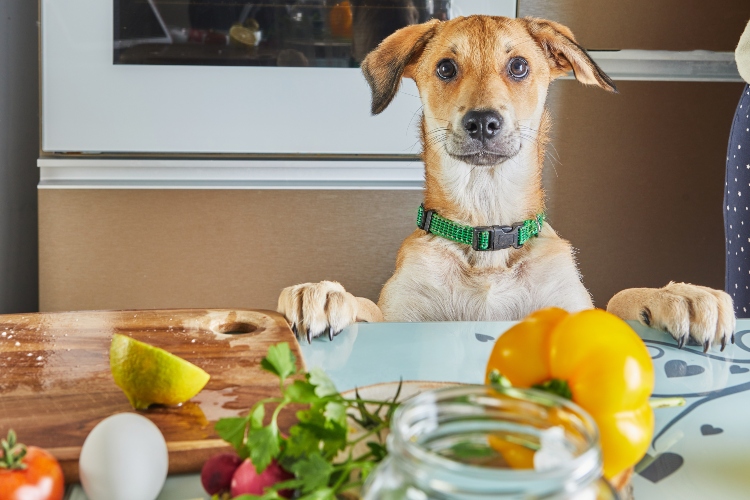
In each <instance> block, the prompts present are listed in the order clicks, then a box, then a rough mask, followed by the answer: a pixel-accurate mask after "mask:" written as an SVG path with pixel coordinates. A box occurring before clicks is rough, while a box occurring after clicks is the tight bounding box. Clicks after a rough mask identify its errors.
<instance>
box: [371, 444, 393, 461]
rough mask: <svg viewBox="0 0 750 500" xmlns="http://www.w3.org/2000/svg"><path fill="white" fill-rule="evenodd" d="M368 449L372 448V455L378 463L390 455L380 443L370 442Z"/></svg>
mask: <svg viewBox="0 0 750 500" xmlns="http://www.w3.org/2000/svg"><path fill="white" fill-rule="evenodd" d="M367 447H368V448H370V453H372V455H373V457H374V458H375V461H376V462H379V461H381V460H383V459H384V458H385V456H386V455H387V454H388V450H387V449H386V447H385V446H383V445H382V444H380V443H375V442H373V441H370V442H368V443H367Z"/></svg>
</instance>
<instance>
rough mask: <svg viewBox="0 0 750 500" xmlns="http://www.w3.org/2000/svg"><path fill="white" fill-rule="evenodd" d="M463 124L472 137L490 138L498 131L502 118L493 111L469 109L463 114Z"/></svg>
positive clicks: (501, 124)
mask: <svg viewBox="0 0 750 500" xmlns="http://www.w3.org/2000/svg"><path fill="white" fill-rule="evenodd" d="M463 125H464V129H466V132H468V134H469V137H471V138H472V139H479V140H486V139H492V138H493V137H495V136H496V135H497V134H498V133H499V132H500V129H501V128H502V126H503V118H502V117H501V116H500V115H499V114H497V112H495V111H477V110H475V111H469V112H468V113H466V115H464V120H463Z"/></svg>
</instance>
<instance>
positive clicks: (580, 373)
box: [486, 308, 654, 479]
mask: <svg viewBox="0 0 750 500" xmlns="http://www.w3.org/2000/svg"><path fill="white" fill-rule="evenodd" d="M493 372H496V373H499V374H501V375H502V376H504V377H505V378H506V379H507V381H508V382H510V384H511V385H513V386H514V387H520V388H529V387H537V388H541V389H543V390H549V391H550V392H555V393H557V394H558V395H562V396H564V397H568V398H569V399H572V400H573V402H575V403H576V404H578V405H579V406H581V407H582V408H583V409H584V410H586V411H587V412H588V413H589V415H591V417H592V418H593V419H594V421H595V422H596V424H597V426H598V428H599V437H600V441H601V447H602V458H603V462H604V476H605V477H606V478H607V479H612V478H613V477H615V476H616V475H617V474H619V473H621V472H623V471H625V470H626V469H628V468H629V467H632V466H633V465H635V464H636V463H637V462H638V461H639V460H640V459H641V458H642V457H643V456H644V454H645V453H646V450H647V449H648V446H649V442H650V440H651V436H652V435H653V432H654V414H653V410H652V409H651V406H650V405H649V397H650V396H651V393H652V392H653V389H654V367H653V364H652V362H651V356H649V354H648V350H647V349H646V346H645V345H644V344H643V341H642V340H641V339H640V338H639V337H638V335H637V334H636V333H635V332H634V331H633V329H632V328H630V327H629V326H628V325H627V323H625V322H624V321H622V320H621V319H620V318H618V317H616V316H614V315H612V314H609V313H607V312H605V311H602V310H600V309H591V310H586V311H581V312H578V313H575V314H568V313H567V312H565V311H563V310H562V309H558V308H548V309H542V310H539V311H536V312H535V313H532V314H531V315H529V316H528V317H526V318H525V319H524V320H523V321H521V322H520V323H518V324H517V325H515V326H513V327H512V328H511V329H510V330H508V331H507V332H505V333H504V334H503V335H501V336H500V338H498V340H497V342H496V343H495V346H494V348H493V350H492V354H491V355H490V360H489V362H488V364H487V372H486V380H487V382H488V383H489V382H490V381H491V380H490V379H491V375H492V373H493ZM561 382H564V383H561ZM561 389H562V390H561Z"/></svg>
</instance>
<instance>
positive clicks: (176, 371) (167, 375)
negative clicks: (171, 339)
mask: <svg viewBox="0 0 750 500" xmlns="http://www.w3.org/2000/svg"><path fill="white" fill-rule="evenodd" d="M109 366H110V370H111V371H112V377H113V378H114V380H115V383H116V384H117V386H118V387H120V389H122V391H123V392H124V393H125V395H126V396H127V398H128V401H130V404H131V405H132V406H133V408H135V409H136V410H145V409H146V408H148V407H149V406H151V405H152V404H162V405H167V406H174V405H178V404H181V403H184V402H185V401H188V400H189V399H190V398H192V397H194V396H195V395H196V394H198V393H199V392H200V391H201V390H202V389H203V388H204V387H205V386H206V384H207V383H208V381H209V379H210V378H211V376H210V375H209V374H208V373H206V372H205V371H204V370H202V369H201V368H199V367H197V366H195V365H194V364H192V363H191V362H189V361H187V360H185V359H182V358H181V357H179V356H175V355H174V354H172V353H170V352H167V351H165V350H164V349H160V348H158V347H154V346H152V345H149V344H146V343H143V342H140V341H138V340H135V339H132V338H130V337H128V336H127V335H121V334H115V335H113V337H112V345H111V347H110V349H109Z"/></svg>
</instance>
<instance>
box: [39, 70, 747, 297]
mask: <svg viewBox="0 0 750 500" xmlns="http://www.w3.org/2000/svg"><path fill="white" fill-rule="evenodd" d="M618 86H619V88H620V94H618V95H613V94H608V93H605V92H603V91H601V90H598V89H592V88H586V87H583V86H581V85H579V84H577V83H576V82H574V81H561V82H558V83H556V84H554V86H553V88H552V92H551V95H550V102H551V110H552V112H553V115H554V125H553V138H554V145H555V150H556V152H555V150H551V154H555V155H556V157H557V158H558V159H559V162H555V163H554V166H553V165H552V164H551V162H550V166H549V167H548V168H547V170H546V172H545V184H546V186H547V188H548V195H549V219H550V221H551V224H552V226H553V227H554V228H555V229H556V230H557V231H558V232H559V233H560V234H561V235H562V236H563V237H565V238H567V239H569V240H571V242H572V243H573V245H574V246H575V247H576V248H578V249H579V253H578V258H579V262H580V268H581V271H582V273H583V276H584V283H585V284H586V285H587V287H588V288H589V290H590V291H591V292H592V293H593V295H594V299H595V301H596V303H597V305H599V306H604V305H605V304H606V301H607V300H608V299H609V297H611V296H612V295H613V294H614V293H615V292H616V291H618V290H620V289H622V288H625V287H631V286H661V285H664V284H665V283H666V282H668V281H669V280H670V279H672V280H683V281H689V282H694V283H699V284H704V285H709V286H713V287H719V288H721V287H723V276H724V239H723V223H722V197H723V184H724V161H725V156H726V144H727V138H728V135H729V127H730V124H731V120H732V116H733V113H734V108H735V106H736V104H737V101H738V99H739V96H740V92H741V88H742V86H741V85H740V84H729V83H674V82H671V83H669V82H663V83H659V82H619V83H618ZM420 201H421V192H419V191H391V192H389V191H295V190H290V191H256V190H237V191H232V190H40V191H39V237H40V240H39V242H40V252H39V258H40V288H41V290H40V294H41V295H40V307H41V310H42V311H55V310H71V309H123V308H171V307H253V308H275V304H276V297H277V295H278V292H279V291H280V289H281V288H282V287H284V286H288V285H291V284H295V283H300V282H305V281H317V280H321V279H334V280H338V281H340V282H341V283H343V284H344V285H345V286H346V287H347V288H348V289H349V290H350V291H351V292H352V293H354V294H356V295H363V296H366V297H370V298H372V299H377V296H378V294H379V290H380V287H381V286H382V284H383V283H384V282H385V281H386V280H387V279H388V277H389V276H390V273H391V272H392V270H393V266H394V263H395V255H396V250H397V248H398V246H399V243H400V241H401V240H402V239H403V238H404V237H405V236H406V235H407V234H409V233H410V232H411V231H412V230H413V228H414V217H415V211H416V208H417V206H418V205H419V203H420Z"/></svg>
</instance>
